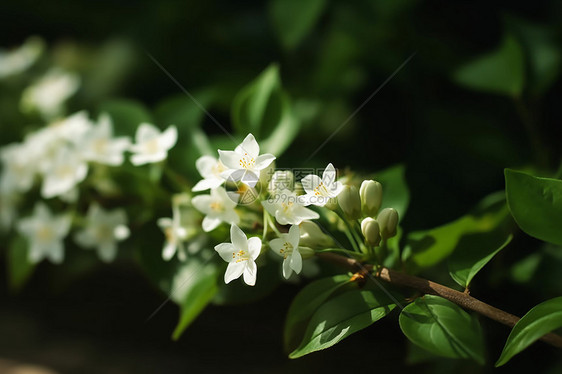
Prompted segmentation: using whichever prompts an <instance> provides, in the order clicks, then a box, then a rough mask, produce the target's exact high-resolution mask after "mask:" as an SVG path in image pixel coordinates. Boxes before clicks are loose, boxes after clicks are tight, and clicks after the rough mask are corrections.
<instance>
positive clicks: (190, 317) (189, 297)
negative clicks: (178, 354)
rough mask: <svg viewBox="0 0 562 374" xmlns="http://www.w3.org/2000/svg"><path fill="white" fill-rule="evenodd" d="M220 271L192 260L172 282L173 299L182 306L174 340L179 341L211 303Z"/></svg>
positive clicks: (173, 335)
mask: <svg viewBox="0 0 562 374" xmlns="http://www.w3.org/2000/svg"><path fill="white" fill-rule="evenodd" d="M218 275H219V273H218V269H217V267H216V266H215V265H214V264H212V263H208V264H200V263H198V262H195V263H193V261H192V259H190V261H189V262H188V263H187V264H186V265H185V266H184V267H183V268H182V269H181V270H180V271H178V272H177V273H176V275H175V277H174V280H173V281H172V287H173V288H172V296H171V297H172V299H173V300H174V301H175V302H176V303H177V304H179V306H180V319H179V322H178V325H177V326H176V329H175V330H174V332H173V334H172V338H173V339H174V340H177V339H179V338H180V336H181V334H182V333H183V332H184V331H185V329H186V328H187V327H189V325H190V324H191V323H192V322H193V321H194V320H195V318H196V317H197V316H198V315H199V314H200V313H201V312H202V311H203V309H205V307H206V306H207V305H208V304H209V303H210V302H211V300H212V299H213V297H214V296H215V294H216V293H217V291H218V286H217V278H218Z"/></svg>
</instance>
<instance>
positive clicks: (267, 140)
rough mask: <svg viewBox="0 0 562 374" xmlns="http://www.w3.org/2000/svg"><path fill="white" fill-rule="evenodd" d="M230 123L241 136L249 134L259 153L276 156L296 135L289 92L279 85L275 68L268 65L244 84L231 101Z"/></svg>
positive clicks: (275, 66)
mask: <svg viewBox="0 0 562 374" xmlns="http://www.w3.org/2000/svg"><path fill="white" fill-rule="evenodd" d="M232 124H233V127H234V129H235V130H236V132H237V133H238V134H239V135H241V136H246V134H248V133H252V134H253V135H254V136H255V137H256V138H257V139H258V140H259V143H260V145H261V152H262V153H272V154H274V155H276V156H277V157H279V156H280V155H281V154H282V153H283V151H285V149H287V147H288V146H289V145H290V144H291V142H292V141H293V139H294V138H295V137H296V136H297V133H298V131H299V128H300V121H299V120H298V118H296V116H295V114H294V111H293V108H292V104H291V101H290V99H289V95H288V94H287V93H286V92H285V91H283V89H282V87H281V78H280V76H279V67H278V66H277V65H270V66H269V67H268V68H267V69H265V70H264V71H263V72H262V73H261V74H260V75H259V76H258V77H257V78H256V79H255V80H254V81H253V82H251V83H250V84H249V85H247V86H246V87H244V88H243V89H242V90H240V92H239V93H238V94H237V95H236V97H235V98H234V101H233V103H232Z"/></svg>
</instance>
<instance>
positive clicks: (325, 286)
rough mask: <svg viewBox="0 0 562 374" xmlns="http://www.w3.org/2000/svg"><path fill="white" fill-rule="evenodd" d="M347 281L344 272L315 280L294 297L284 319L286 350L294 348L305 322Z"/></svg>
mask: <svg viewBox="0 0 562 374" xmlns="http://www.w3.org/2000/svg"><path fill="white" fill-rule="evenodd" d="M348 283H349V276H348V275H346V274H341V275H335V276H333V277H328V278H322V279H318V280H315V281H313V282H311V283H309V284H308V285H306V287H304V288H303V289H302V290H301V291H300V292H299V293H298V294H297V295H296V296H295V298H294V300H293V302H292V303H291V307H290V308H289V312H288V313H287V320H286V321H285V330H284V339H285V348H286V349H287V351H291V350H293V349H295V348H296V347H297V345H298V343H299V342H300V340H299V339H302V336H303V333H304V328H305V327H306V322H307V321H308V320H309V319H310V317H311V316H312V314H314V312H315V311H316V310H317V309H318V307H319V306H320V305H322V303H324V302H325V301H326V300H327V299H328V298H329V297H330V296H332V295H333V293H334V292H335V291H336V290H338V289H340V288H341V287H342V286H343V285H345V284H348Z"/></svg>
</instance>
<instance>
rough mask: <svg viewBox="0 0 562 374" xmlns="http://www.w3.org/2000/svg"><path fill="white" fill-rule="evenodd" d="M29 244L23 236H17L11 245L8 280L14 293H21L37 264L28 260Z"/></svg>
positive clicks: (9, 249) (8, 256) (8, 255)
mask: <svg viewBox="0 0 562 374" xmlns="http://www.w3.org/2000/svg"><path fill="white" fill-rule="evenodd" d="M27 253H28V250H27V243H26V241H25V239H24V238H22V237H21V236H16V237H14V239H13V240H12V242H11V243H10V246H9V247H8V253H7V256H6V257H7V266H8V280H9V284H10V288H11V289H12V290H13V291H16V292H17V291H19V290H20V289H21V288H22V287H23V286H24V285H25V283H26V282H27V280H28V279H29V277H30V276H31V274H32V273H33V270H34V269H35V266H36V265H35V264H33V263H31V262H29V260H28V258H27Z"/></svg>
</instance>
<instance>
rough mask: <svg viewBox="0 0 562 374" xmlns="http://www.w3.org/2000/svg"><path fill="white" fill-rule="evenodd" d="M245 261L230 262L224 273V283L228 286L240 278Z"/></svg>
mask: <svg viewBox="0 0 562 374" xmlns="http://www.w3.org/2000/svg"><path fill="white" fill-rule="evenodd" d="M244 262H245V261H242V262H238V263H237V262H230V263H229V264H228V266H227V268H226V272H225V273H224V283H226V284H228V283H230V282H232V281H233V280H235V279H238V278H240V276H241V275H242V273H243V272H244V269H245V268H246V265H245V264H244Z"/></svg>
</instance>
